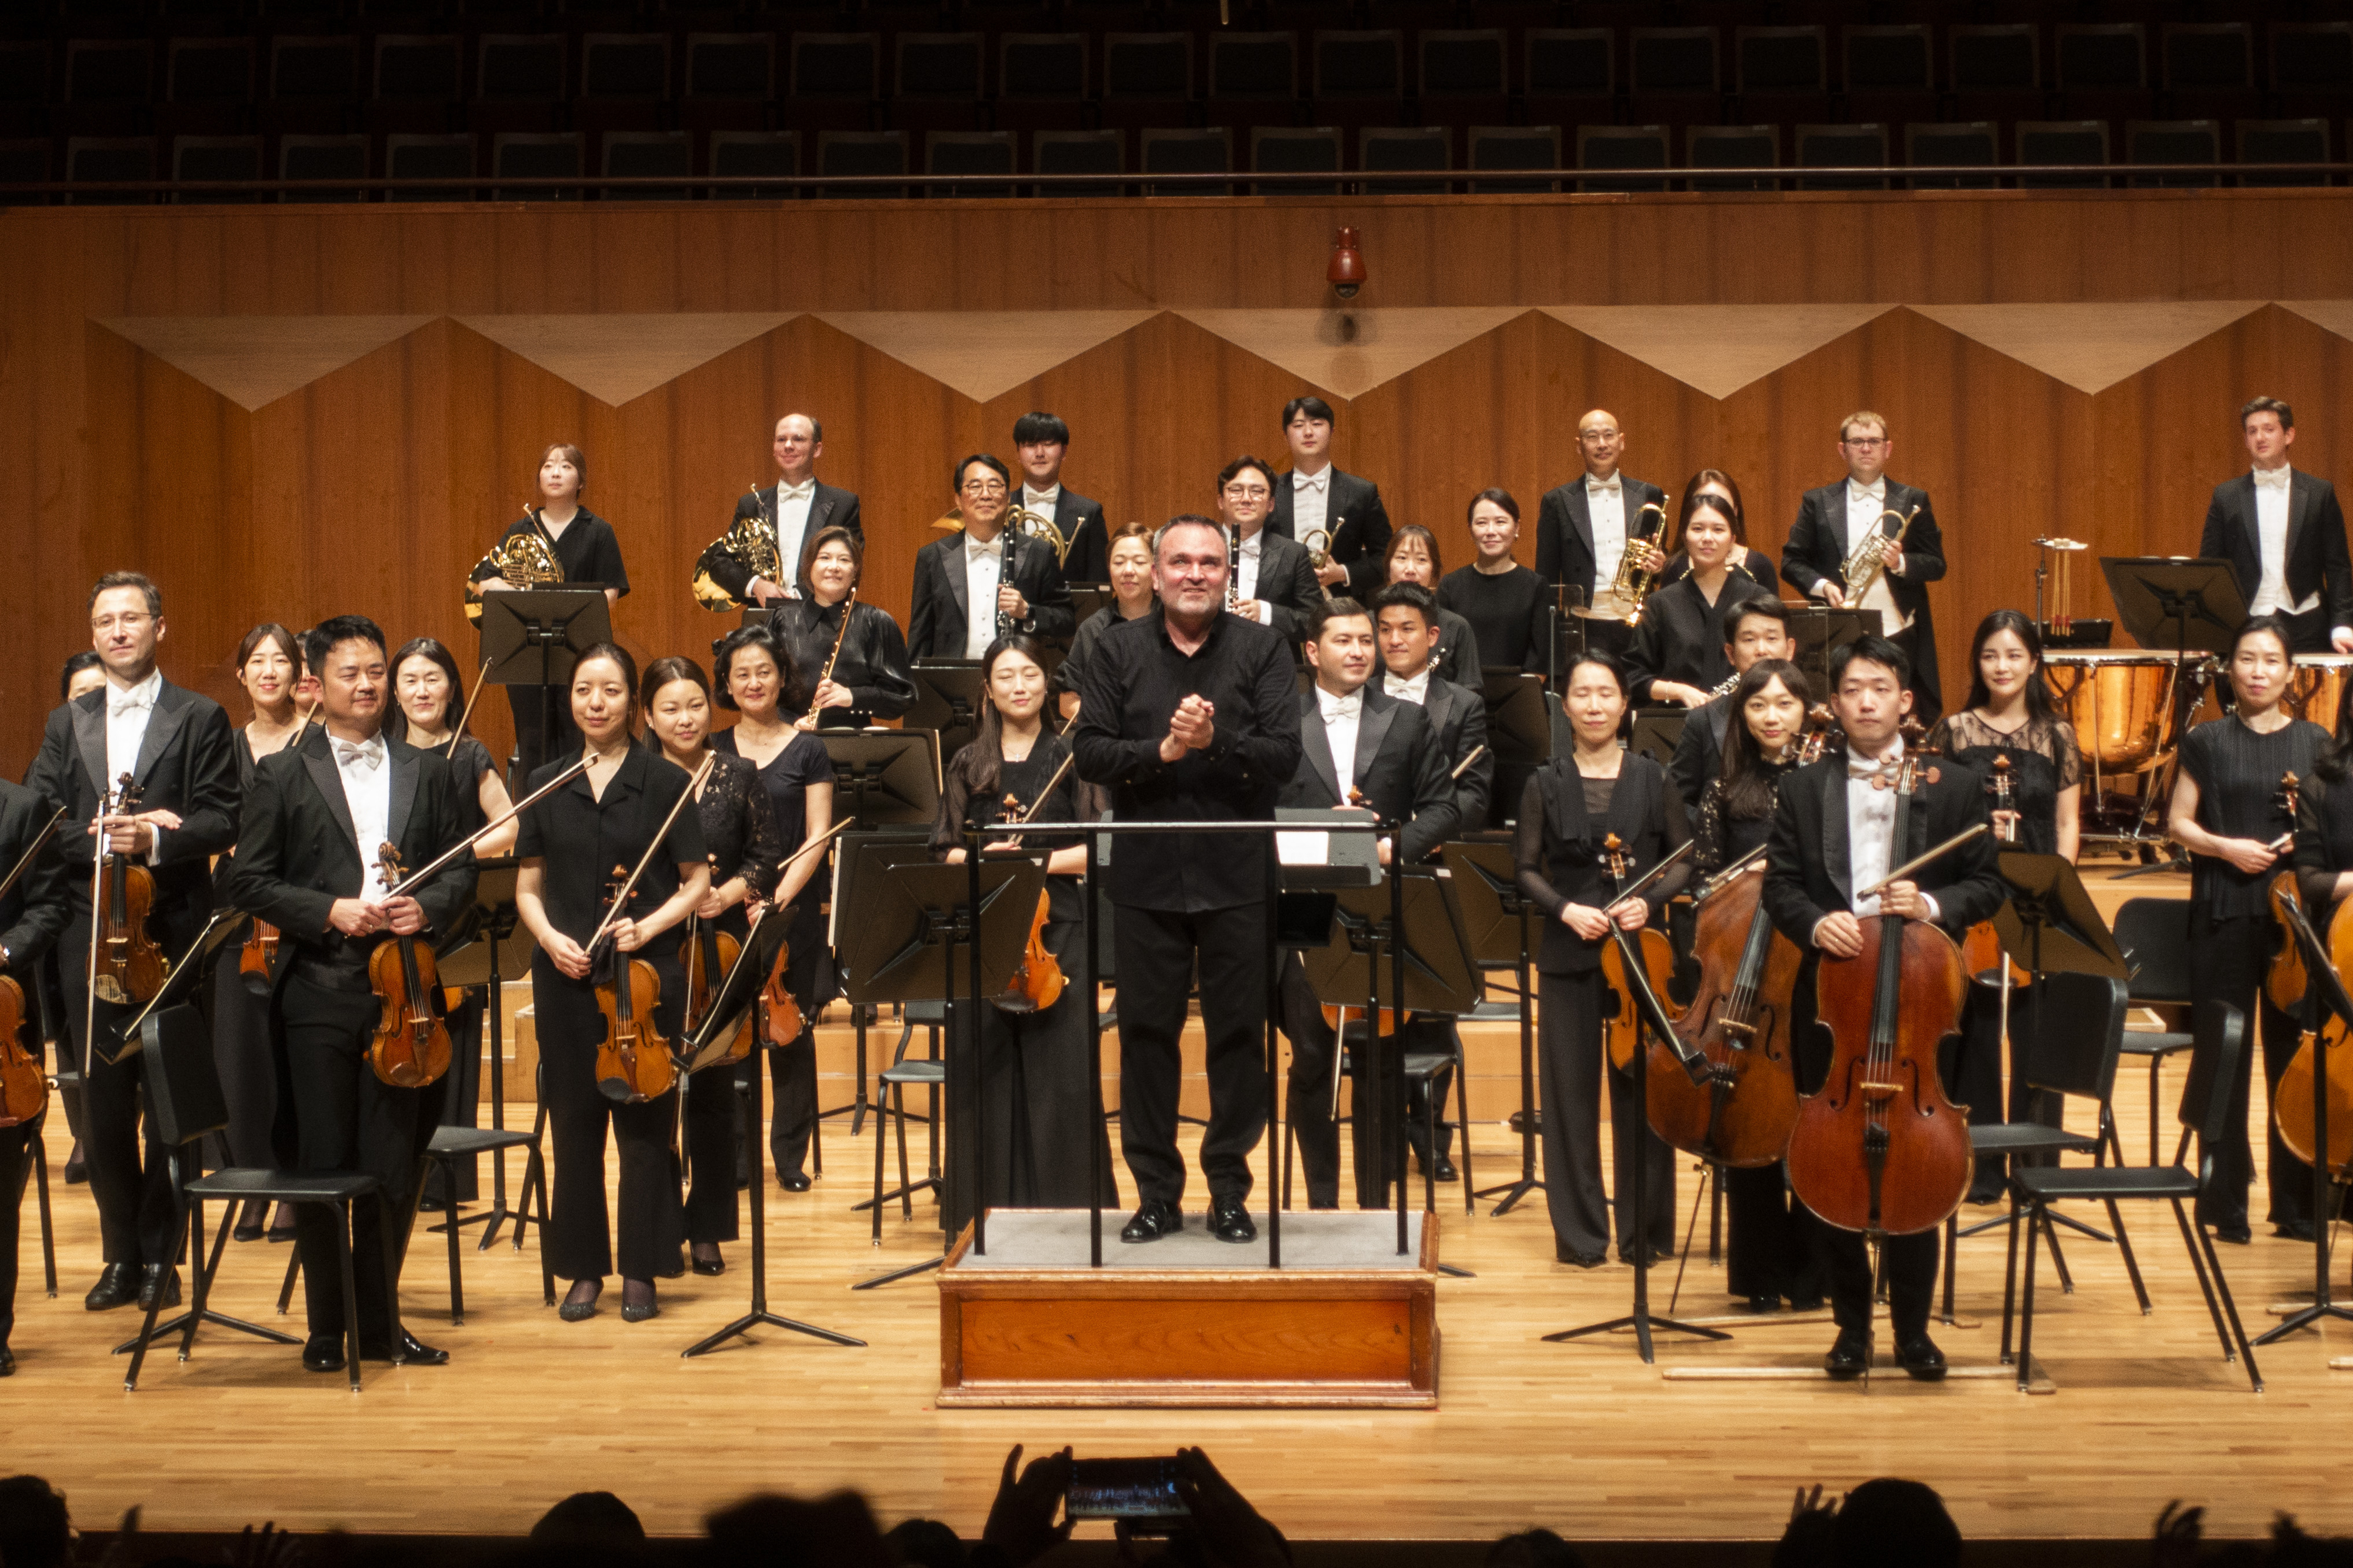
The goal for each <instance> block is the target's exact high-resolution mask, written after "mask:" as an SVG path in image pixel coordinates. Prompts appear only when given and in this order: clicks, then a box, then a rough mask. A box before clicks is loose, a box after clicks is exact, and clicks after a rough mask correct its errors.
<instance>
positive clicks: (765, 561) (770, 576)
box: [693, 485, 792, 611]
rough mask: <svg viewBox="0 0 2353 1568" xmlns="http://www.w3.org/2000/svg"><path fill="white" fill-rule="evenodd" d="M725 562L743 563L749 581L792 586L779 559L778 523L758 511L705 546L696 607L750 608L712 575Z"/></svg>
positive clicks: (698, 560) (698, 563)
mask: <svg viewBox="0 0 2353 1568" xmlns="http://www.w3.org/2000/svg"><path fill="white" fill-rule="evenodd" d="M759 493H760V490H759V487H758V486H756V485H755V486H754V487H753V488H752V494H754V496H757V495H758V494H759ZM722 559H725V560H730V561H733V562H735V563H738V564H740V565H741V566H742V567H743V568H744V571H745V573H746V574H748V575H747V576H746V578H745V581H746V582H748V581H750V579H751V578H753V577H765V578H766V579H767V580H768V581H769V582H771V583H775V584H779V585H781V586H784V587H790V586H791V585H792V579H791V577H789V576H788V575H786V572H785V567H784V563H783V562H781V561H779V560H777V559H776V524H775V521H774V520H772V519H771V518H769V517H768V516H767V514H766V513H765V512H763V511H760V510H757V509H754V511H753V513H752V515H751V516H749V517H739V518H737V519H736V520H735V521H733V522H731V523H729V524H728V525H727V531H726V532H724V533H723V534H721V535H720V536H719V537H718V538H716V539H714V540H712V542H710V543H709V544H706V545H704V546H703V548H702V554H700V555H698V556H696V557H695V558H694V583H693V589H694V602H695V603H696V604H698V605H702V607H703V608H704V609H706V610H719V611H727V610H741V609H746V608H749V606H748V605H745V604H744V601H743V600H741V599H738V598H737V597H736V596H735V595H733V594H731V593H729V592H728V591H727V590H726V589H724V588H723V587H721V586H720V585H719V582H718V579H717V578H715V577H713V576H712V574H711V568H712V563H714V562H716V561H719V560H722Z"/></svg>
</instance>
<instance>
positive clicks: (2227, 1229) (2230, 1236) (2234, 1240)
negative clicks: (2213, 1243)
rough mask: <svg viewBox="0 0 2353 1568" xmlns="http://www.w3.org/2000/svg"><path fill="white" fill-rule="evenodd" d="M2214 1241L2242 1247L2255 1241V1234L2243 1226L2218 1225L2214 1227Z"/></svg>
mask: <svg viewBox="0 0 2353 1568" xmlns="http://www.w3.org/2000/svg"><path fill="white" fill-rule="evenodd" d="M2214 1239H2215V1240H2217V1241H2227V1242H2229V1243H2230V1244H2231V1245H2232V1246H2233V1247H2244V1246H2246V1245H2247V1244H2248V1243H2250V1242H2252V1241H2253V1240H2254V1239H2255V1233H2254V1232H2253V1231H2252V1230H2249V1229H2248V1228H2247V1227H2246V1226H2243V1225H2218V1226H2215V1227H2214Z"/></svg>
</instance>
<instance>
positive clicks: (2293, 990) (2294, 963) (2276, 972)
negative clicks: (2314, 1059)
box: [2263, 773, 2333, 1127]
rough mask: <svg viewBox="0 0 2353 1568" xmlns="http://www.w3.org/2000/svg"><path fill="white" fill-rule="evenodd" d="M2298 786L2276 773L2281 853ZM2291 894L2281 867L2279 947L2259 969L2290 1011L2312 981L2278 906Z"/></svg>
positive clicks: (2273, 899)
mask: <svg viewBox="0 0 2353 1568" xmlns="http://www.w3.org/2000/svg"><path fill="white" fill-rule="evenodd" d="M2299 788H2300V786H2299V783H2298V781H2297V779H2296V776H2295V774H2294V773H2284V774H2282V775H2281V777H2280V786H2279V790H2278V793H2276V794H2275V795H2273V796H2272V805H2274V806H2276V807H2277V808H2278V809H2279V811H2280V812H2281V813H2282V814H2283V815H2284V816H2285V817H2286V819H2287V831H2286V832H2285V833H2283V834H2281V835H2280V836H2279V837H2277V838H2274V840H2272V846H2271V847H2273V848H2274V849H2275V850H2277V851H2278V852H2279V853H2281V854H2283V855H2284V854H2287V853H2288V852H2289V851H2290V850H2292V849H2294V848H2295V813H2296V798H2297V795H2298V793H2299ZM2294 899H2295V872H2294V871H2293V870H2283V871H2281V872H2280V873H2279V874H2278V875H2277V876H2275V877H2274V878H2273V879H2272V882H2271V889H2270V903H2271V910H2272V924H2273V927H2274V934H2275V935H2276V937H2277V939H2278V942H2279V950H2278V951H2277V952H2274V953H2273V954H2272V961H2271V965H2270V967H2268V968H2267V969H2265V970H2264V971H2263V994H2264V995H2265V996H2267V997H2269V998H2270V999H2271V1004H2272V1005H2273V1006H2274V1007H2276V1008H2278V1009H2279V1010H2280V1011H2281V1012H2283V1013H2292V1012H2294V1011H2295V1009H2296V1007H2297V1006H2298V1005H2300V1004H2302V1002H2303V1001H2304V993H2305V990H2306V987H2308V986H2309V985H2310V984H2312V976H2311V975H2309V974H2307V973H2305V968H2304V950H2303V949H2302V948H2301V947H2298V946H2297V945H2296V942H2295V935H2294V934H2293V933H2292V932H2290V931H2289V930H2288V926H2287V916H2286V914H2285V913H2284V912H2283V910H2281V908H2280V906H2281V904H2282V903H2283V902H2284V901H2288V900H2294ZM2332 929H2333V928H2332ZM2305 1125H2306V1126H2307V1127H2309V1126H2311V1125H2312V1123H2311V1122H2310V1121H2308V1120H2307V1121H2306V1123H2305Z"/></svg>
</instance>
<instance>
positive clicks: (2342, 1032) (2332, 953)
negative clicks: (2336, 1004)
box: [2272, 899, 2353, 1182]
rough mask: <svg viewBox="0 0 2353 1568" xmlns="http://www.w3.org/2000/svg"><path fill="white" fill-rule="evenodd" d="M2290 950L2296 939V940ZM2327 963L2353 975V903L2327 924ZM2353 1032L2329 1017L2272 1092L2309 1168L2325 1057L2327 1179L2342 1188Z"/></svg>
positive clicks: (2352, 1097) (2350, 1156) (2348, 1144)
mask: <svg viewBox="0 0 2353 1568" xmlns="http://www.w3.org/2000/svg"><path fill="white" fill-rule="evenodd" d="M2291 945H2293V939H2292V938H2291ZM2328 963H2329V965H2330V967H2332V968H2334V969H2335V970H2336V971H2337V973H2338V974H2340V975H2343V974H2348V973H2353V969H2348V967H2347V965H2348V964H2353V899H2348V900H2345V901H2344V902H2342V903H2340V904H2338V905H2337V913H2336V914H2335V915H2334V916H2332V917H2331V918H2330V920H2329V921H2328ZM2348 1041H2353V1028H2348V1026H2347V1025H2346V1022H2345V1020H2344V1019H2342V1018H2340V1017H2338V1016H2337V1015H2336V1013H2335V1012H2334V1011H2333V1010H2331V1011H2329V1013H2328V1015H2327V1017H2325V1018H2323V1019H2322V1020H2321V1025H2320V1031H2319V1033H2318V1034H2317V1035H2315V1034H2313V1033H2312V1032H2311V1031H2309V1030H2307V1031H2306V1033H2305V1037H2304V1043H2303V1044H2302V1045H2300V1046H2298V1047H2296V1052H2295V1056H2294V1057H2293V1058H2289V1061H2288V1064H2287V1069H2286V1070H2285V1071H2284V1072H2283V1073H2281V1074H2280V1076H2279V1081H2278V1082H2277V1083H2275V1084H2274V1085H2273V1086H2272V1118H2273V1120H2274V1121H2276V1122H2277V1123H2278V1124H2279V1134H2280V1142H2283V1143H2284V1144H2286V1145H2287V1146H2288V1150H2289V1152H2291V1153H2293V1154H2295V1157H2296V1158H2297V1159H2299V1160H2301V1161H2303V1162H2304V1163H2306V1164H2307V1165H2310V1164H2316V1163H2319V1162H2318V1161H2316V1159H2315V1158H2314V1142H2315V1141H2314V1138H2313V1131H2314V1128H2313V1110H2314V1106H2313V1101H2314V1100H2315V1099H2316V1095H2317V1091H2318V1088H2319V1065H2320V1059H2321V1057H2322V1055H2323V1054H2324V1053H2325V1054H2326V1056H2327V1065H2328V1171H2327V1173H2328V1175H2329V1176H2330V1177H2331V1178H2333V1179H2334V1180H2337V1181H2339V1182H2342V1181H2344V1180H2345V1179H2346V1178H2347V1177H2348V1176H2353V1050H2348V1049H2347V1048H2346V1047H2347V1045H2348Z"/></svg>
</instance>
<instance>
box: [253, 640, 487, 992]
mask: <svg viewBox="0 0 2353 1568" xmlns="http://www.w3.org/2000/svg"><path fill="white" fill-rule="evenodd" d="M486 662H487V661H486ZM316 711H317V710H316V709H315V708H314V709H312V710H311V712H312V713H315V712H316ZM310 729H311V713H305V714H303V715H302V721H301V723H299V724H297V725H295V726H294V734H293V736H292V738H291V739H290V740H289V741H288V742H286V744H285V745H283V746H281V747H280V748H279V749H280V751H287V752H290V751H292V750H293V749H294V748H295V747H297V746H299V745H301V743H302V737H303V736H304V735H305V734H307V733H308V732H309V731H310ZM243 743H244V742H238V744H240V745H242V744H243ZM388 885H389V884H387V886H388ZM278 936H279V931H278V928H277V927H276V926H274V925H271V924H270V923H269V921H266V920H263V919H262V918H261V917H260V916H259V915H256V916H255V917H254V918H253V919H252V920H251V921H249V922H248V929H247V931H246V933H245V945H244V947H242V948H241V949H239V950H238V952H237V978H238V979H239V980H240V981H242V982H243V984H244V985H245V988H246V989H247V990H248V991H250V992H252V993H253V994H255V995H256V996H267V995H268V994H269V977H270V976H271V975H272V974H274V973H277V970H278Z"/></svg>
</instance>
